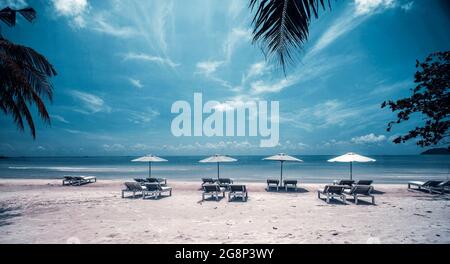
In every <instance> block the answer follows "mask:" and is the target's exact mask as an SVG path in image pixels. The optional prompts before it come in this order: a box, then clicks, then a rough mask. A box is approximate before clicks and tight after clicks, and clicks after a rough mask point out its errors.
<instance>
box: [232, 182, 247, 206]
mask: <svg viewBox="0 0 450 264" xmlns="http://www.w3.org/2000/svg"><path fill="white" fill-rule="evenodd" d="M235 197H241V198H242V201H244V202H246V201H247V200H248V192H247V187H246V186H245V185H235V184H232V185H230V192H229V193H228V201H231V200H232V199H233V198H235Z"/></svg>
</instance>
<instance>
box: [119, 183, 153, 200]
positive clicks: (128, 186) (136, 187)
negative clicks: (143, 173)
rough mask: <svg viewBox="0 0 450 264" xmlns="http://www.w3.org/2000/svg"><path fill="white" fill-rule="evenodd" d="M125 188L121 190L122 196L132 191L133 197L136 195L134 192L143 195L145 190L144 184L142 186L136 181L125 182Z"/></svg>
mask: <svg viewBox="0 0 450 264" xmlns="http://www.w3.org/2000/svg"><path fill="white" fill-rule="evenodd" d="M124 184H125V189H123V190H122V198H125V193H126V192H132V193H133V198H134V197H136V193H141V194H142V196H144V191H146V190H147V188H146V187H145V186H142V185H141V184H140V183H138V182H125V183H124Z"/></svg>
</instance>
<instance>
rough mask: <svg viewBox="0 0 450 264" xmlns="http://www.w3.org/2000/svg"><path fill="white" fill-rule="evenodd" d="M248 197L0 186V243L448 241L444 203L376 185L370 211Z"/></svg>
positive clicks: (192, 189) (271, 195)
mask: <svg viewBox="0 0 450 264" xmlns="http://www.w3.org/2000/svg"><path fill="white" fill-rule="evenodd" d="M246 184H247V186H248V189H249V196H250V197H249V200H248V202H247V203H243V202H238V201H236V202H228V200H227V199H222V200H220V201H218V202H216V201H212V200H211V201H204V202H201V201H200V200H201V192H200V191H199V183H197V182H179V181H169V185H170V186H171V187H173V196H172V197H167V198H161V199H158V200H153V199H146V200H143V199H141V198H136V199H132V198H125V199H122V198H121V192H120V190H121V189H122V187H123V180H102V179H100V180H99V181H98V182H97V183H94V184H89V185H84V186H80V187H72V186H67V187H66V186H64V187H63V186H61V181H60V180H6V179H2V180H0V243H450V221H449V219H450V199H449V198H450V197H449V196H448V195H447V196H440V195H431V194H428V193H424V192H419V191H408V190H407V188H406V185H394V184H391V185H378V184H375V189H376V191H377V192H376V205H371V204H369V203H360V204H358V205H355V204H354V203H353V202H352V201H349V202H348V204H347V205H343V204H341V203H339V202H333V203H331V204H327V203H325V201H323V200H319V199H318V198H317V189H319V188H323V186H324V185H321V184H301V185H300V187H301V189H300V190H299V192H297V193H276V192H266V191H265V190H264V188H265V185H264V184H262V183H246Z"/></svg>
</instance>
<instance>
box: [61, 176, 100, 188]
mask: <svg viewBox="0 0 450 264" xmlns="http://www.w3.org/2000/svg"><path fill="white" fill-rule="evenodd" d="M92 182H97V177H95V176H64V179H63V185H72V186H73V185H76V186H80V185H82V184H87V183H92Z"/></svg>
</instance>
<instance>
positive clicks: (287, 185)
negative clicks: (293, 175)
mask: <svg viewBox="0 0 450 264" xmlns="http://www.w3.org/2000/svg"><path fill="white" fill-rule="evenodd" d="M283 184H284V187H282V186H280V181H279V180H276V179H267V190H270V189H271V188H276V189H277V191H279V190H280V188H284V189H285V191H286V192H287V191H288V190H289V189H294V191H297V184H298V181H297V180H284V181H283Z"/></svg>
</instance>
